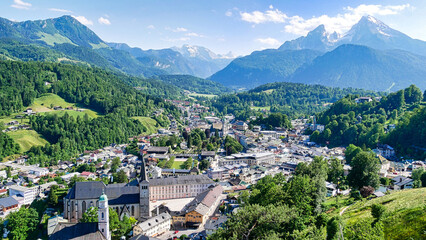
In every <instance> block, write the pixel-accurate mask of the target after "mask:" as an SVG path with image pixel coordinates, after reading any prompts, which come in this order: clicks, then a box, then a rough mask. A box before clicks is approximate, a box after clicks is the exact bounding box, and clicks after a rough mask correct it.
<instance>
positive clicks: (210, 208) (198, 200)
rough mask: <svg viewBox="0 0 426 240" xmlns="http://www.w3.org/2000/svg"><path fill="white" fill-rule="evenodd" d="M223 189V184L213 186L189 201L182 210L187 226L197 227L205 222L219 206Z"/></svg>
mask: <svg viewBox="0 0 426 240" xmlns="http://www.w3.org/2000/svg"><path fill="white" fill-rule="evenodd" d="M222 191H223V188H222V186H221V185H217V186H211V187H210V188H209V189H207V190H205V191H203V192H202V193H200V194H198V195H197V196H196V197H195V198H194V200H192V201H191V202H190V203H188V204H187V205H186V206H185V207H184V209H183V210H182V212H183V214H184V215H185V224H186V226H187V227H195V228H197V227H199V226H200V225H202V224H204V223H205V222H206V220H207V219H208V217H209V216H210V215H211V214H212V213H213V212H214V211H215V209H216V207H217V206H218V204H219V202H220V195H221V194H222Z"/></svg>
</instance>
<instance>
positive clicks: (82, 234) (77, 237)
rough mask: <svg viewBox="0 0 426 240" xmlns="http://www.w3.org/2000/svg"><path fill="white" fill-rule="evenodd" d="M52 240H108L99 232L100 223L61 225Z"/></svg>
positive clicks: (56, 229)
mask: <svg viewBox="0 0 426 240" xmlns="http://www.w3.org/2000/svg"><path fill="white" fill-rule="evenodd" d="M49 239H50V240H62V239H73V240H106V238H105V237H104V235H102V233H101V232H100V231H99V230H98V223H59V224H58V225H57V226H56V228H55V230H53V233H52V235H50V237H49Z"/></svg>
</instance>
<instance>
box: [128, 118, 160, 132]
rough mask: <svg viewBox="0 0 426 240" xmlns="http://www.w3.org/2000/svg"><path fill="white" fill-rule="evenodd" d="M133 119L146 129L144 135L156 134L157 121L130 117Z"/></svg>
mask: <svg viewBox="0 0 426 240" xmlns="http://www.w3.org/2000/svg"><path fill="white" fill-rule="evenodd" d="M132 118H133V119H136V120H139V121H140V122H141V123H142V124H143V125H144V126H145V127H146V129H147V131H146V132H145V134H153V133H157V130H158V128H159V127H157V125H158V124H157V121H156V120H155V119H152V118H150V117H132Z"/></svg>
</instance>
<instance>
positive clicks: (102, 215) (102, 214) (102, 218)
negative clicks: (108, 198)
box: [102, 212, 104, 231]
mask: <svg viewBox="0 0 426 240" xmlns="http://www.w3.org/2000/svg"><path fill="white" fill-rule="evenodd" d="M103 219H104V213H103V212H102V220H103ZM102 231H103V229H102Z"/></svg>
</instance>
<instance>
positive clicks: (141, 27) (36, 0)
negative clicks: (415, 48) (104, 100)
mask: <svg viewBox="0 0 426 240" xmlns="http://www.w3.org/2000/svg"><path fill="white" fill-rule="evenodd" d="M62 15H72V16H74V17H75V18H77V19H78V20H79V21H80V22H82V23H84V24H85V25H87V26H88V27H89V28H90V29H92V30H93V31H94V32H95V33H96V34H98V35H99V36H100V37H101V38H102V39H103V40H105V41H107V42H124V43H127V44H129V45H130V46H134V47H140V48H142V49H160V48H168V47H172V46H181V45H183V44H190V45H201V46H205V47H207V48H209V49H211V50H212V51H214V52H216V53H227V52H229V51H232V52H233V53H234V54H237V55H245V54H249V53H250V52H252V51H254V50H260V49H265V48H276V47H278V46H279V45H281V44H282V43H283V42H285V41H286V40H291V39H294V38H296V37H299V36H302V35H305V34H306V33H307V32H308V31H309V30H312V29H313V28H315V27H316V26H318V25H319V24H325V26H326V29H327V30H328V31H330V32H333V31H337V32H339V33H344V32H345V31H347V30H348V28H349V27H350V26H351V25H353V24H354V23H356V22H357V21H358V20H359V18H360V17H361V16H363V15H372V16H375V17H376V18H378V19H380V20H382V21H383V22H385V23H386V24H388V25H389V26H391V27H392V28H395V29H397V30H399V31H402V32H404V33H406V34H408V35H409V36H411V37H413V38H418V39H421V40H426V28H425V26H426V1H424V0H405V1H403V0H382V1H378V0H376V1H368V0H365V1H355V0H277V1H266V0H257V1H255V0H175V1H171V0H157V1H154V0H151V1H148V0H114V1H112V0H72V1H70V0H67V1H65V0H54V1H53V0H50V1H48V0H1V1H0V16H1V17H4V18H8V19H11V20H14V21H25V20H35V19H45V18H54V17H59V16H62Z"/></svg>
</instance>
